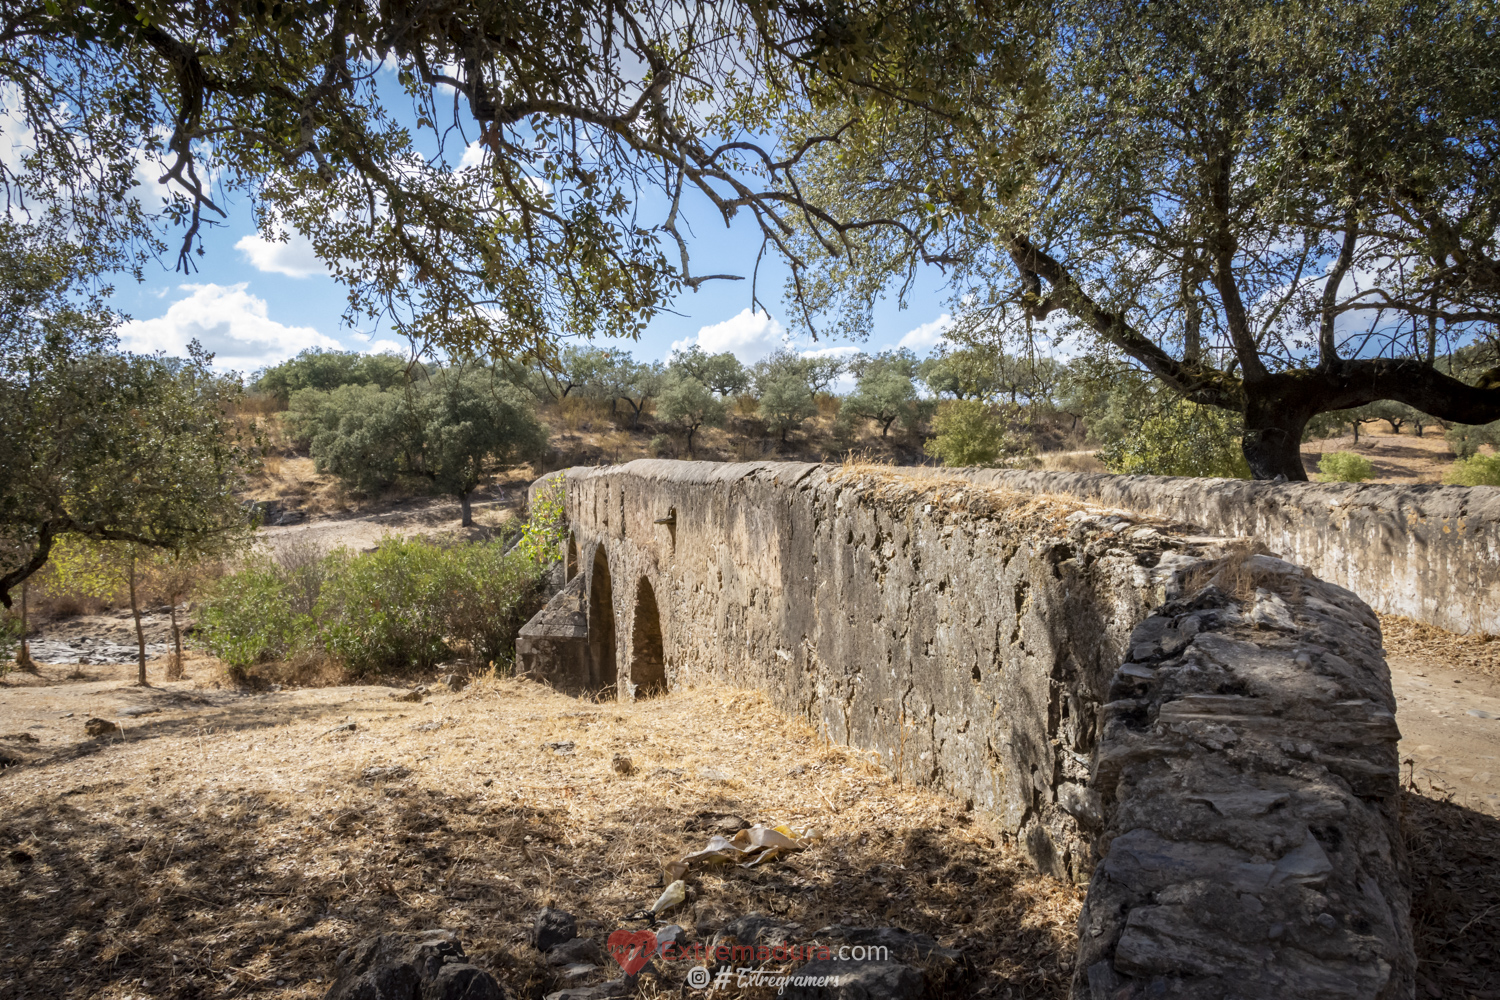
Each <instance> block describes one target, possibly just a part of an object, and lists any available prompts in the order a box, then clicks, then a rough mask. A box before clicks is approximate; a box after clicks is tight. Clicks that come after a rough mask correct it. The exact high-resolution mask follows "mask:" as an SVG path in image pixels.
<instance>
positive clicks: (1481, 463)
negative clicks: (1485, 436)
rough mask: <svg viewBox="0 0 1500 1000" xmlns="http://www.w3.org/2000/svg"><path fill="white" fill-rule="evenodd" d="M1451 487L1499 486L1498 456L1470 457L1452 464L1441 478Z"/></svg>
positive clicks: (1499, 463)
mask: <svg viewBox="0 0 1500 1000" xmlns="http://www.w3.org/2000/svg"><path fill="white" fill-rule="evenodd" d="M1443 482H1445V483H1449V484H1451V485H1453V486H1500V455H1470V456H1469V457H1468V458H1465V459H1460V460H1459V461H1457V462H1454V463H1453V465H1452V467H1451V468H1450V469H1449V470H1448V474H1447V475H1446V476H1444V477H1443Z"/></svg>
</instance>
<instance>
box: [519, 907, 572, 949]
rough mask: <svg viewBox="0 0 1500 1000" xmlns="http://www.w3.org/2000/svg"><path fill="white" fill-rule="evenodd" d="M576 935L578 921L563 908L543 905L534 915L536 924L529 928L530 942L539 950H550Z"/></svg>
mask: <svg viewBox="0 0 1500 1000" xmlns="http://www.w3.org/2000/svg"><path fill="white" fill-rule="evenodd" d="M577 936H578V921H577V920H575V919H573V914H571V913H568V912H566V911H564V910H554V909H552V908H551V907H550V906H549V907H544V908H543V909H542V911H541V912H540V913H538V914H537V915H536V924H535V925H534V926H533V927H532V930H531V943H532V944H534V945H536V950H537V951H541V952H547V951H551V950H552V949H553V948H556V947H557V946H558V945H560V944H563V943H565V942H567V941H571V940H573V939H574V938H576V937H577Z"/></svg>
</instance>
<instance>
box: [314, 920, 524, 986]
mask: <svg viewBox="0 0 1500 1000" xmlns="http://www.w3.org/2000/svg"><path fill="white" fill-rule="evenodd" d="M337 970H338V977H337V979H336V980H335V981H334V984H333V986H332V987H331V988H330V989H329V990H328V993H327V994H326V995H325V998H324V1000H511V998H510V995H509V993H507V992H506V990H505V989H504V987H502V986H501V985H500V984H499V983H498V982H496V981H495V978H494V977H493V976H491V975H490V974H489V973H488V972H485V971H484V970H482V969H479V968H477V967H475V966H473V965H470V964H469V960H468V959H467V958H466V957H465V956H464V949H463V945H461V944H460V943H459V941H458V936H457V935H456V934H454V933H453V932H452V931H448V930H430V931H420V932H415V933H412V932H404V931H402V932H394V933H390V934H377V935H376V936H375V937H370V938H365V939H364V940H363V941H360V942H359V943H358V944H356V945H354V947H352V948H347V949H345V950H344V952H343V953H342V954H340V955H339V957H338V962H337Z"/></svg>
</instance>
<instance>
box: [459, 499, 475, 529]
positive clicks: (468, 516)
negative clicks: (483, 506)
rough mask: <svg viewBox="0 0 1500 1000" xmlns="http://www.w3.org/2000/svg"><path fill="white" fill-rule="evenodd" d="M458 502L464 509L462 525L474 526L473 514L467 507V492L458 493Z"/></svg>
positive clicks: (466, 526)
mask: <svg viewBox="0 0 1500 1000" xmlns="http://www.w3.org/2000/svg"><path fill="white" fill-rule="evenodd" d="M458 504H459V506H460V507H462V508H463V510H464V519H463V526H464V527H465V528H472V527H474V514H473V511H471V510H470V509H469V494H468V493H460V494H459V495H458Z"/></svg>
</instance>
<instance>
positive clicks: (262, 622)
mask: <svg viewBox="0 0 1500 1000" xmlns="http://www.w3.org/2000/svg"><path fill="white" fill-rule="evenodd" d="M505 548H506V546H505V543H504V542H503V541H493V542H483V543H468V544H459V545H454V546H452V547H449V548H444V547H442V546H439V545H436V544H433V543H431V542H427V541H423V540H420V539H402V538H391V537H387V538H384V539H382V540H381V544H380V546H379V548H377V549H376V550H375V551H374V552H365V553H351V552H349V551H347V550H344V549H340V550H337V551H335V552H332V553H329V554H328V555H326V556H321V557H319V558H318V559H317V560H316V561H315V567H313V568H312V569H311V572H309V568H310V567H309V564H308V561H307V560H305V559H298V558H293V559H291V560H287V559H276V560H273V559H270V558H264V557H262V558H258V559H255V560H252V561H251V562H250V563H248V564H247V565H246V566H244V568H242V569H241V570H240V571H238V572H236V573H233V574H230V575H229V576H226V577H224V578H223V579H222V580H221V581H220V582H219V584H218V586H217V588H216V589H215V591H214V593H213V594H212V596H211V597H210V599H209V600H208V601H207V602H206V603H205V605H204V607H203V608H202V610H201V613H200V616H199V623H200V624H199V636H200V638H201V639H202V640H203V641H204V642H205V644H206V645H207V646H208V648H209V649H210V650H211V651H212V652H213V653H214V655H216V656H218V657H219V658H221V659H222V660H224V661H225V663H226V664H228V665H229V666H230V667H231V669H244V668H245V667H248V666H250V665H252V664H255V663H260V662H266V661H270V660H285V659H291V658H293V657H296V656H319V655H321V656H328V657H330V658H332V659H333V660H335V661H336V662H338V663H339V664H340V665H341V666H342V667H343V668H344V669H345V670H347V671H348V672H349V673H350V674H352V675H354V676H365V675H369V674H375V673H382V672H391V671H402V670H406V669H411V668H416V669H425V668H428V667H431V666H433V665H434V664H436V663H438V662H440V661H442V660H443V659H445V658H446V657H448V656H450V655H451V654H452V652H453V649H452V647H453V646H454V645H466V646H467V647H468V649H469V652H470V653H471V655H473V656H475V657H478V658H480V659H482V660H486V661H494V662H496V663H508V662H509V661H510V660H511V659H512V657H513V655H514V649H515V637H516V633H517V632H519V631H520V628H521V626H522V625H524V624H525V623H526V621H527V620H528V619H529V618H530V617H531V615H532V614H533V613H534V612H535V611H536V609H537V606H538V604H539V595H540V591H539V586H540V583H541V579H542V576H543V573H544V566H543V564H541V563H539V562H537V561H536V560H535V559H533V558H532V557H531V556H530V555H529V554H527V553H525V552H520V551H516V552H510V553H507V552H506V551H505ZM555 557H556V547H555V546H554V548H553V558H554V559H555ZM310 581H315V584H314V585H313V586H311V587H310V586H309V584H310ZM313 594H315V598H314V599H313V600H311V601H309V597H310V596H311V595H313ZM302 609H306V610H302Z"/></svg>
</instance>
